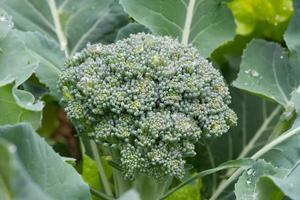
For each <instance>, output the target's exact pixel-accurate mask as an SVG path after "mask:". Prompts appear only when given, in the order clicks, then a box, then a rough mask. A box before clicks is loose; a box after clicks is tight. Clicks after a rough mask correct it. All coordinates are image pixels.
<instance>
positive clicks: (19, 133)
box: [0, 124, 90, 200]
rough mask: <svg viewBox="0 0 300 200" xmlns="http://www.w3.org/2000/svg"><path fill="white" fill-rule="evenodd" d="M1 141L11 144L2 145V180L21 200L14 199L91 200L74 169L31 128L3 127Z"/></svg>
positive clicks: (20, 125)
mask: <svg viewBox="0 0 300 200" xmlns="http://www.w3.org/2000/svg"><path fill="white" fill-rule="evenodd" d="M0 139H1V140H5V141H7V142H9V144H7V145H5V144H3V142H1V145H0V153H1V158H0V160H1V162H0V179H1V178H2V179H3V180H4V183H5V185H6V187H7V188H8V189H9V190H10V192H11V193H12V195H13V196H14V197H19V198H15V199H26V200H27V199H28V200H29V199H53V200H54V199H74V200H79V199H80V200H87V199H90V194H89V188H88V186H87V185H86V184H85V183H84V182H83V181H82V179H81V177H80V176H79V175H78V173H77V172H76V171H75V169H73V167H72V166H71V165H69V164H67V163H66V162H64V160H63V159H62V158H61V157H60V156H59V155H58V154H57V153H55V152H54V151H53V149H52V148H51V147H50V146H49V145H48V144H47V143H46V142H45V141H44V140H43V139H42V138H40V137H39V136H38V135H37V133H36V132H35V131H34V130H33V129H32V127H31V126H30V125H28V124H19V125H16V126H3V127H1V128H0ZM9 150H10V151H9ZM10 170H13V172H11V173H10ZM25 186H26V187H25ZM32 195H34V197H33V196H32Z"/></svg>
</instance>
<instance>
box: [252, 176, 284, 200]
mask: <svg viewBox="0 0 300 200" xmlns="http://www.w3.org/2000/svg"><path fill="white" fill-rule="evenodd" d="M256 190H257V194H256V195H257V199H272V200H282V199H283V197H284V194H283V193H282V192H281V191H280V190H278V188H277V187H276V185H274V183H273V182H272V180H270V179H269V178H268V177H267V176H262V177H260V179H259V180H258V182H257V183H256Z"/></svg>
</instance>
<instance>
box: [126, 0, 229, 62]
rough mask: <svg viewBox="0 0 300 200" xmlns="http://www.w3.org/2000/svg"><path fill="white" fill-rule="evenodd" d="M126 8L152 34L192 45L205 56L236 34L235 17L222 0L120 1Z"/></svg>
mask: <svg viewBox="0 0 300 200" xmlns="http://www.w3.org/2000/svg"><path fill="white" fill-rule="evenodd" d="M120 3H121V4H122V5H123V7H124V9H125V11H126V12H127V13H129V14H130V15H131V16H132V17H133V18H134V19H135V20H136V21H137V22H139V23H140V24H143V25H145V26H146V27H147V28H149V29H150V30H151V31H152V32H153V33H157V34H162V35H169V36H172V37H174V38H178V39H179V40H180V41H181V42H182V43H183V44H190V43H191V44H193V45H194V46H195V47H197V48H198V49H199V51H200V53H201V54H202V55H203V56H204V57H209V56H210V54H211V53H212V52H213V51H214V50H215V49H216V48H218V47H219V46H220V45H222V44H224V43H226V42H227V41H229V40H232V39H233V37H234V35H235V24H234V20H233V16H232V14H231V12H230V10H229V9H228V8H227V6H226V4H225V3H223V1H221V0H198V1H196V0H165V1H161V0H121V1H120Z"/></svg>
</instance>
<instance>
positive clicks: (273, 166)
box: [235, 118, 300, 199]
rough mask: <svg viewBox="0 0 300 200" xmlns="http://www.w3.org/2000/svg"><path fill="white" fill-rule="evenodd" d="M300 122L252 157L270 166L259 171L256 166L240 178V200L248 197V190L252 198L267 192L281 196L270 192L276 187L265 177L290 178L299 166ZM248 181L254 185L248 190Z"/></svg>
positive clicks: (238, 190)
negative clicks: (246, 186)
mask: <svg viewBox="0 0 300 200" xmlns="http://www.w3.org/2000/svg"><path fill="white" fill-rule="evenodd" d="M299 122H300V118H297V119H296V121H295V123H294V125H293V126H292V128H291V129H289V130H288V131H287V132H285V133H283V134H282V135H281V136H279V137H278V138H276V139H275V140H273V141H272V142H270V143H269V144H267V145H266V146H264V147H263V148H261V149H260V150H259V151H258V152H256V153H255V154H254V155H253V156H252V157H251V158H253V159H257V158H262V159H264V160H265V161H264V162H267V163H268V164H267V165H265V164H264V165H260V168H259V169H256V168H255V165H254V166H253V167H252V168H251V169H249V170H248V171H247V172H244V174H243V175H242V176H241V177H240V178H239V182H238V183H240V184H237V185H236V191H235V192H236V194H237V196H238V195H240V196H241V197H240V198H243V195H246V196H247V192H246V191H248V190H249V191H248V192H249V193H248V196H249V195H251V196H252V197H253V196H255V197H257V196H261V197H264V196H267V194H265V193H266V192H268V193H272V194H270V195H280V194H281V193H280V192H278V191H270V190H271V189H274V188H275V187H274V186H273V185H272V184H271V182H270V180H266V178H263V177H264V176H266V175H269V177H279V178H283V177H285V176H289V174H291V172H290V171H293V168H295V167H294V166H295V165H297V164H298V162H299V160H300V155H299V149H300V146H299V144H300V137H299V134H300V123H299ZM257 170H258V171H257ZM270 170H273V171H272V172H274V173H269V172H270ZM261 171H263V173H261ZM258 172H259V173H258ZM246 174H247V175H246ZM253 174H254V175H255V176H254V177H255V178H253V179H251V180H250V179H249V177H250V178H251V175H252V176H253ZM260 177H262V180H261V181H259V180H260V179H259V178H260ZM272 179H273V178H272ZM275 179H276V178H274V180H275ZM292 179H293V178H292ZM276 180H279V179H276ZM247 181H248V183H250V182H251V184H252V185H251V187H250V186H249V187H250V188H248V189H246V188H245V185H246V184H247ZM249 181H250V182H249ZM257 184H258V185H257ZM248 185H249V184H248ZM253 188H254V189H253ZM258 191H259V192H258ZM245 198H246V197H245ZM238 199H239V198H238ZM248 199H251V198H248ZM257 199H260V198H257Z"/></svg>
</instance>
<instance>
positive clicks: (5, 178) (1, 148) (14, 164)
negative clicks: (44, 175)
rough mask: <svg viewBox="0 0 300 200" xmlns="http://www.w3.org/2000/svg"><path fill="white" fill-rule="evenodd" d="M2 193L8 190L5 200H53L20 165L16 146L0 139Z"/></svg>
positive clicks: (0, 181)
mask: <svg viewBox="0 0 300 200" xmlns="http://www.w3.org/2000/svg"><path fill="white" fill-rule="evenodd" d="M0 155H1V157H0V186H1V187H0V191H1V189H5V190H6V194H2V193H1V194H0V197H1V195H5V197H4V199H3V200H10V199H14V200H21V199H22V200H31V199H43V200H51V198H50V197H49V196H48V195H47V194H46V193H44V192H43V191H42V190H41V189H40V188H39V187H38V186H37V185H36V183H35V182H34V181H33V180H32V179H31V177H30V176H29V174H28V173H27V172H26V170H25V169H24V167H23V165H22V164H21V163H20V160H19V159H18V156H17V154H16V146H15V145H13V144H10V143H8V142H7V141H6V140H3V139H2V138H0ZM1 199H2V198H1Z"/></svg>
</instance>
